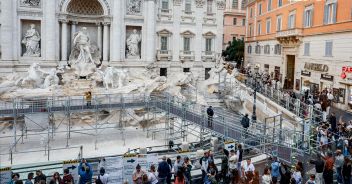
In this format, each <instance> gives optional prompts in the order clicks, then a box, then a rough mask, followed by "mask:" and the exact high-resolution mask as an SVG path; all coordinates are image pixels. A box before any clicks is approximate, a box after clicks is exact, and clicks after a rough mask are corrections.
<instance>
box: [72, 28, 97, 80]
mask: <svg viewBox="0 0 352 184" xmlns="http://www.w3.org/2000/svg"><path fill="white" fill-rule="evenodd" d="M68 64H69V65H70V66H71V67H72V68H73V69H74V70H75V74H76V77H78V78H89V76H90V75H91V74H93V73H94V72H95V70H96V68H97V65H100V64H101V62H100V52H99V48H98V47H97V46H95V45H92V44H91V41H90V38H89V35H88V32H87V28H86V27H83V28H82V29H81V31H78V32H77V33H75V34H74V37H73V47H72V51H71V55H70V59H69V62H68Z"/></svg>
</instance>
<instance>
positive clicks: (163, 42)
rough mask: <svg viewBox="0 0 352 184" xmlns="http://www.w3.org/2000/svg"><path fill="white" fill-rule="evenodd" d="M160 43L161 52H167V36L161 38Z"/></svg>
mask: <svg viewBox="0 0 352 184" xmlns="http://www.w3.org/2000/svg"><path fill="white" fill-rule="evenodd" d="M160 42H161V47H160V49H161V50H164V51H165V50H167V37H166V36H162V37H160Z"/></svg>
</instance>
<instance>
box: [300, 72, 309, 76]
mask: <svg viewBox="0 0 352 184" xmlns="http://www.w3.org/2000/svg"><path fill="white" fill-rule="evenodd" d="M301 75H303V76H307V77H310V72H308V71H301Z"/></svg>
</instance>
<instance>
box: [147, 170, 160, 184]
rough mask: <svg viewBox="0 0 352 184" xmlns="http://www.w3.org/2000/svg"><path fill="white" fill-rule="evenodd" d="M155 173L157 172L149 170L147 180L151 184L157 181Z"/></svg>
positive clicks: (155, 183)
mask: <svg viewBox="0 0 352 184" xmlns="http://www.w3.org/2000/svg"><path fill="white" fill-rule="evenodd" d="M157 175H158V174H157V173H153V172H149V174H148V181H149V182H150V183H151V184H157V183H158V178H157V177H156V176H157Z"/></svg>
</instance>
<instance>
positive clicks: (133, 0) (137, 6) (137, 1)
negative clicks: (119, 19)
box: [127, 0, 142, 15]
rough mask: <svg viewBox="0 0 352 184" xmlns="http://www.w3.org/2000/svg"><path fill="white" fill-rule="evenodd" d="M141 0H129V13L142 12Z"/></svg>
mask: <svg viewBox="0 0 352 184" xmlns="http://www.w3.org/2000/svg"><path fill="white" fill-rule="evenodd" d="M141 6H142V1H141V0H129V2H128V5H127V14H129V15H136V14H140V13H141Z"/></svg>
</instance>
